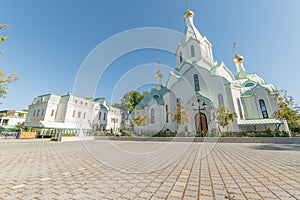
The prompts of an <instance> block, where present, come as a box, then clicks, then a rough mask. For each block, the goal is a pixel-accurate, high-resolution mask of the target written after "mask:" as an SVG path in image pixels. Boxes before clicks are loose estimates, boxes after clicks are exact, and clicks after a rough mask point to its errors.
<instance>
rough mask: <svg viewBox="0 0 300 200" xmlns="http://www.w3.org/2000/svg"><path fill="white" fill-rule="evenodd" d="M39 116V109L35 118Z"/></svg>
mask: <svg viewBox="0 0 300 200" xmlns="http://www.w3.org/2000/svg"><path fill="white" fill-rule="evenodd" d="M39 115H40V109H38V111H37V113H36V116H37V117H38V116H39Z"/></svg>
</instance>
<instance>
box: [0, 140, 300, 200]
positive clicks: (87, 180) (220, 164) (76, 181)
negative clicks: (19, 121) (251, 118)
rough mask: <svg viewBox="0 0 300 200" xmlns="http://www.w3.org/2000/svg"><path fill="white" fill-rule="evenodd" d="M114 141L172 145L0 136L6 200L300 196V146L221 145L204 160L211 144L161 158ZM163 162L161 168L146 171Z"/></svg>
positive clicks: (0, 188) (147, 146)
mask: <svg viewBox="0 0 300 200" xmlns="http://www.w3.org/2000/svg"><path fill="white" fill-rule="evenodd" d="M112 143H113V144H114V145H119V146H121V147H123V148H125V147H126V149H127V150H132V149H134V148H137V147H142V148H144V149H142V148H140V149H139V151H140V152H147V150H153V149H155V148H160V147H164V146H165V145H166V143H164V142H122V141H116V142H114V141H91V142H80V141H74V142H49V141H46V140H9V141H8V140H0V146H1V148H0V168H1V171H0V180H1V181H0V191H1V193H0V200H2V199H3V200H6V199H14V200H15V199H39V200H43V199H45V200H48V199H165V197H168V199H181V198H182V196H183V195H184V198H183V199H197V198H199V197H200V199H201V200H202V199H216V200H218V199H225V197H226V196H228V192H230V195H231V196H234V199H300V145H280V144H259V143H257V144H225V143H220V144H216V145H215V146H214V148H213V149H212V151H211V152H210V153H209V154H208V155H207V157H205V158H202V159H201V158H200V157H198V156H197V155H198V153H199V152H198V151H199V149H201V148H202V147H204V146H205V145H207V144H203V143H192V144H189V146H188V148H187V149H186V151H184V152H178V153H180V156H178V157H176V156H175V157H176V159H173V158H174V152H172V151H168V150H165V152H164V153H162V154H159V156H151V154H141V155H142V156H141V157H140V158H139V157H137V156H136V155H135V154H132V155H131V156H129V157H126V156H123V155H122V156H120V155H119V154H122V152H121V153H120V152H119V154H116V153H115V152H117V150H115V149H114V148H113V147H112V146H113V145H111V144H112ZM175 145H176V147H177V146H178V147H179V146H180V145H182V143H176V144H175ZM266 145H268V148H267V149H268V150H264V149H265V148H264V147H265V146H266ZM281 146H284V148H280V147H281ZM289 147H290V150H289ZM86 148H88V150H89V151H87V149H86ZM130 148H132V149H130ZM272 148H273V149H274V150H273V149H272ZM278 149H283V150H278ZM175 150H177V148H174V151H175ZM178 155H179V154H178ZM105 156H106V157H105ZM147 156H148V157H147ZM103 158H106V159H103ZM170 159H173V160H172V162H169V160H170ZM156 163H157V164H158V165H157V166H161V167H159V168H157V170H150V171H147V170H148V169H149V167H151V166H155V164H156ZM164 163H169V165H165V166H164ZM126 169H127V170H126Z"/></svg>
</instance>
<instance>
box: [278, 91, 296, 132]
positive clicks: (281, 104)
mask: <svg viewBox="0 0 300 200" xmlns="http://www.w3.org/2000/svg"><path fill="white" fill-rule="evenodd" d="M276 99H277V105H278V110H277V111H275V112H274V117H275V118H276V119H279V120H286V121H287V123H288V125H289V127H294V126H300V123H299V121H300V117H299V114H298V113H299V110H300V109H299V107H297V106H296V103H295V100H294V98H293V97H292V96H290V95H288V93H287V91H286V90H280V91H279V93H278V94H277V95H276Z"/></svg>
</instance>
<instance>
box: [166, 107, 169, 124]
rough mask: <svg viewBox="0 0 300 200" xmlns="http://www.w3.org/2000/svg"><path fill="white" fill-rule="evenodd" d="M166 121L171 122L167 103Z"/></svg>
mask: <svg viewBox="0 0 300 200" xmlns="http://www.w3.org/2000/svg"><path fill="white" fill-rule="evenodd" d="M166 122H169V107H168V105H166Z"/></svg>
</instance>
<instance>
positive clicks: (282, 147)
mask: <svg viewBox="0 0 300 200" xmlns="http://www.w3.org/2000/svg"><path fill="white" fill-rule="evenodd" d="M253 148H254V149H257V150H274V151H300V144H263V145H257V146H254V147H253Z"/></svg>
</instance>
